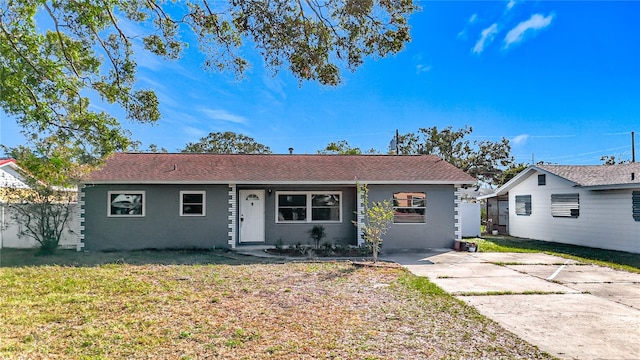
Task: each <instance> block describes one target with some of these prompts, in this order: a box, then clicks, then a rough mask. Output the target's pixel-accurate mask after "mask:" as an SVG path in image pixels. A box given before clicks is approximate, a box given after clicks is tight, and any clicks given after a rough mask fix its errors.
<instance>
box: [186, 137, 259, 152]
mask: <svg viewBox="0 0 640 360" xmlns="http://www.w3.org/2000/svg"><path fill="white" fill-rule="evenodd" d="M182 152H183V153H211V154H271V149H269V147H268V146H265V145H262V144H260V143H258V142H256V141H255V140H254V139H253V138H252V137H249V136H246V135H242V134H236V133H234V132H230V131H227V132H224V133H222V132H216V133H209V135H207V136H205V137H203V138H201V139H200V141H198V142H195V143H188V144H187V146H186V147H185V148H184V149H182Z"/></svg>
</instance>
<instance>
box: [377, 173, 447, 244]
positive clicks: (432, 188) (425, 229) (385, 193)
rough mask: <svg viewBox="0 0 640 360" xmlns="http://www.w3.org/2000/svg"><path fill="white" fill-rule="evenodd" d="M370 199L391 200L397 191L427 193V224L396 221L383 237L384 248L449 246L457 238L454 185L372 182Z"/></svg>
mask: <svg viewBox="0 0 640 360" xmlns="http://www.w3.org/2000/svg"><path fill="white" fill-rule="evenodd" d="M368 189H369V201H382V200H384V199H392V198H393V194H394V193H396V192H424V193H425V194H426V209H425V214H426V223H423V224H393V225H391V228H390V229H389V231H388V232H387V234H386V235H385V236H384V238H383V243H382V251H383V252H384V251H388V250H399V249H426V248H450V247H451V246H453V243H454V240H455V234H454V232H455V218H454V190H455V189H454V187H453V185H369V186H368Z"/></svg>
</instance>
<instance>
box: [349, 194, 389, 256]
mask: <svg viewBox="0 0 640 360" xmlns="http://www.w3.org/2000/svg"><path fill="white" fill-rule="evenodd" d="M358 189H359V190H358V191H359V193H360V196H361V197H362V203H363V204H364V210H363V213H362V215H364V220H363V224H362V234H361V236H362V237H363V238H364V240H365V241H366V242H367V246H369V248H370V249H371V252H372V254H373V262H374V263H375V262H377V261H378V253H379V252H380V247H381V246H382V237H383V236H384V235H385V234H386V233H387V230H389V227H390V226H391V224H392V223H393V203H392V202H391V200H389V199H386V200H383V201H372V202H369V189H368V188H367V186H366V185H362V186H358ZM356 226H357V223H356Z"/></svg>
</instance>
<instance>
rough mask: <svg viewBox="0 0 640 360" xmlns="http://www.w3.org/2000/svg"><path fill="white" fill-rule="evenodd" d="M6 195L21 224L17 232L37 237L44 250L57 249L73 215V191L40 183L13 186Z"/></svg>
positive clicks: (43, 252)
mask: <svg viewBox="0 0 640 360" xmlns="http://www.w3.org/2000/svg"><path fill="white" fill-rule="evenodd" d="M7 195H8V196H7V198H8V200H9V201H10V202H9V204H8V208H9V209H10V210H11V219H12V220H14V221H15V222H16V223H17V224H18V229H19V232H18V236H20V237H28V238H32V239H34V240H35V241H36V242H37V243H38V244H39V245H40V252H41V253H42V254H52V253H54V252H55V250H56V249H57V248H58V244H59V243H60V239H61V238H62V234H63V233H64V230H65V227H66V225H67V223H68V222H69V220H70V218H71V206H70V205H71V202H72V200H73V198H74V196H73V193H71V192H69V191H64V190H58V189H56V188H54V187H52V186H47V185H39V186H31V188H30V189H10V190H8V191H7Z"/></svg>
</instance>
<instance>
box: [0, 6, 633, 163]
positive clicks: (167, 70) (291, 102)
mask: <svg viewBox="0 0 640 360" xmlns="http://www.w3.org/2000/svg"><path fill="white" fill-rule="evenodd" d="M418 4H419V5H420V6H421V8H422V9H421V11H420V12H418V13H416V14H414V15H413V16H412V17H411V19H410V24H411V26H412V32H411V35H412V38H413V40H412V41H411V43H409V44H408V45H407V47H406V49H405V50H404V51H402V52H401V53H399V54H397V55H395V56H391V57H388V58H385V59H368V60H367V61H365V64H364V65H363V66H361V67H360V68H359V69H358V70H357V71H356V72H355V73H350V72H345V73H344V74H343V77H344V83H343V84H341V85H339V86H338V87H335V88H334V87H324V86H321V85H317V84H315V83H309V82H305V83H302V85H300V84H299V82H298V80H297V79H294V78H293V77H292V76H291V75H290V74H289V73H288V72H287V70H286V69H283V70H282V71H280V73H279V74H278V75H277V76H275V77H272V76H271V75H270V73H268V72H267V71H265V70H264V67H263V64H262V62H261V60H260V59H259V58H258V57H257V56H256V54H255V53H254V51H253V50H252V49H251V48H246V49H244V50H243V53H244V54H245V55H246V56H248V57H249V59H250V60H251V61H252V68H251V70H250V71H249V72H248V73H247V74H246V77H245V78H244V79H243V80H236V79H234V78H233V76H232V75H231V74H218V73H211V72H205V71H203V70H202V67H201V64H202V57H201V56H200V55H199V54H198V53H197V52H196V51H195V48H196V46H195V45H192V49H191V50H189V51H188V52H187V53H185V56H184V58H183V59H181V60H180V61H175V62H165V61H162V60H159V59H157V58H153V57H151V56H141V57H140V58H139V60H138V62H139V66H140V68H139V81H140V82H139V85H140V86H141V87H145V88H152V89H154V90H156V92H157V94H158V96H159V99H160V102H161V106H160V109H161V112H162V114H163V118H162V119H161V120H160V121H159V122H158V123H157V124H156V125H154V126H149V125H135V124H131V123H128V122H127V121H126V120H125V119H123V122H124V123H125V125H126V126H127V127H128V128H129V129H130V130H131V131H132V133H133V137H134V138H135V139H138V140H140V141H142V148H146V147H147V146H148V145H149V144H152V143H153V144H156V145H158V146H161V147H164V148H166V149H168V150H169V151H172V152H173V151H177V150H178V149H180V148H182V147H184V146H185V144H186V143H188V142H192V141H197V140H198V139H199V138H200V137H202V136H205V135H207V134H208V133H209V132H216V131H233V132H237V133H242V134H245V135H248V136H251V137H253V138H254V139H255V140H256V141H258V142H260V143H262V144H265V145H267V146H269V147H270V148H271V149H272V151H273V152H275V153H287V152H288V150H287V149H288V148H289V147H293V148H294V152H295V153H315V152H316V151H317V150H319V149H322V148H324V147H325V146H326V145H327V144H328V143H329V142H332V141H339V140H347V141H348V142H349V144H350V145H351V146H354V147H356V146H357V147H360V148H361V149H363V150H366V149H370V148H374V149H376V150H379V151H382V152H386V151H387V148H388V145H389V141H390V140H391V138H392V137H393V135H394V133H395V130H396V129H398V130H399V131H400V133H406V132H417V131H418V129H419V128H421V127H431V126H437V127H439V128H444V127H447V126H449V125H451V126H453V127H454V128H461V127H463V126H465V125H470V126H472V127H473V129H474V131H473V134H472V136H471V137H470V139H471V140H499V139H500V138H501V137H503V136H504V137H506V138H508V139H509V140H510V141H511V145H512V155H514V156H515V158H516V161H518V162H524V163H530V162H531V160H532V158H533V159H534V160H535V161H536V162H537V161H546V162H552V163H558V164H598V163H600V157H601V156H603V155H615V156H616V158H622V159H630V158H631V135H630V134H631V131H635V132H636V140H637V141H636V144H637V147H638V148H640V135H639V134H638V133H640V22H639V21H638V15H639V14H640V2H638V1H566V2H556V1H513V0H512V1H473V2H464V1H436V2H431V1H422V2H419V3H418ZM110 111H113V112H114V114H115V115H117V116H119V112H118V111H117V109H111V110H110ZM0 131H1V133H0V136H1V137H2V142H3V143H4V144H6V145H15V144H17V143H19V142H20V141H21V140H20V137H19V136H16V134H17V133H18V129H17V128H16V126H15V124H14V122H13V121H12V120H11V119H8V118H6V117H5V118H3V120H2V127H1V128H0ZM636 157H640V150H636Z"/></svg>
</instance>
